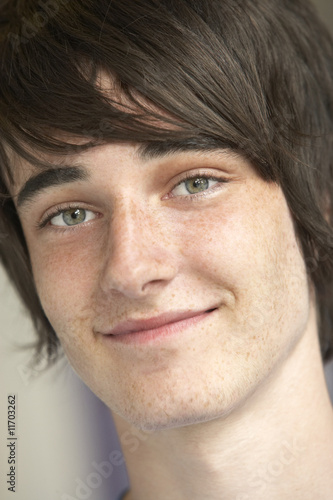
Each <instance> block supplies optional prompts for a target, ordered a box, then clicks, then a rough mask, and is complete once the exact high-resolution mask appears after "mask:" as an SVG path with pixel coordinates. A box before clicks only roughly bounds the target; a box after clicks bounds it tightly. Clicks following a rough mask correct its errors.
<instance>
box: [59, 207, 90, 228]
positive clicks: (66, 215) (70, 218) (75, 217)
mask: <svg viewBox="0 0 333 500" xmlns="http://www.w3.org/2000/svg"><path fill="white" fill-rule="evenodd" d="M62 218H63V221H64V222H65V224H67V226H75V224H80V223H81V222H84V221H85V220H86V211H85V210H83V209H82V208H77V209H76V210H66V211H65V212H63V213H62Z"/></svg>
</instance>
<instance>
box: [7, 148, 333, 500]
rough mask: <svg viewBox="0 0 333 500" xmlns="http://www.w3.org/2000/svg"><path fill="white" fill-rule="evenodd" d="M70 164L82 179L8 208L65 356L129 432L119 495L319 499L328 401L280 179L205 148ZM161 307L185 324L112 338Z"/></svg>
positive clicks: (329, 442)
mask: <svg viewBox="0 0 333 500" xmlns="http://www.w3.org/2000/svg"><path fill="white" fill-rule="evenodd" d="M72 164H73V163H72ZM78 164H79V165H80V167H79V168H80V169H81V167H83V169H84V172H85V175H82V176H81V178H80V179H76V180H73V179H72V180H71V181H68V180H67V181H66V182H64V183H62V184H60V185H59V184H58V185H52V186H48V187H44V188H43V189H42V190H39V191H38V192H35V193H34V194H33V196H30V197H29V198H28V199H23V201H22V196H21V199H20V200H21V202H20V203H18V200H19V198H17V206H18V211H19V215H20V218H21V221H22V226H23V229H24V233H25V236H26V240H27V243H28V247H29V252H30V255H31V261H32V266H33V272H34V278H35V282H36V286H37V290H38V293H39V296H40V299H41V302H42V305H43V308H44V310H45V312H46V314H47V316H48V318H49V320H50V322H51V323H52V325H53V327H54V329H55V331H56V332H57V334H58V336H59V338H60V340H61V342H62V345H63V348H64V350H65V352H66V354H67V356H68V359H69V361H70V362H71V364H72V366H73V367H74V369H75V370H76V371H77V373H78V374H79V375H80V376H81V378H82V379H83V380H84V381H85V382H86V384H87V385H88V386H89V387H90V388H91V389H92V390H93V391H94V392H95V393H96V394H97V395H98V396H99V397H100V398H101V399H102V400H103V401H104V402H105V404H107V405H108V407H109V408H110V410H111V411H112V414H113V416H114V418H115V422H116V426H117V429H118V433H119V436H120V438H121V440H122V437H123V436H124V435H125V434H126V433H128V432H129V431H130V429H131V426H134V427H135V428H136V429H139V430H141V431H140V432H142V434H141V437H140V439H139V446H138V447H137V449H136V450H134V449H133V447H132V446H128V445H126V443H124V442H123V449H124V454H125V456H126V460H127V465H128V469H129V474H130V479H131V492H130V493H129V495H128V497H127V498H126V500H170V499H172V500H188V499H189V498H191V500H199V499H200V500H202V499H205V498H207V499H209V500H215V499H216V500H221V498H223V499H224V500H249V499H251V500H263V499H267V498H270V499H273V500H274V499H276V500H278V499H279V500H281V498H283V499H287V500H289V499H290V500H295V499H296V500H297V499H299V500H300V499H302V500H304V499H307V498H308V499H309V500H310V499H311V500H312V499H313V498H319V499H322V500H329V499H330V498H331V491H332V489H333V480H332V478H331V476H332V475H331V473H330V471H331V470H333V452H332V450H333V422H332V408H331V404H330V401H329V398H328V394H327V390H326V386H325V381H324V377H323V368H322V363H321V359H320V354H319V346H318V340H317V335H318V332H317V326H316V312H315V308H314V296H313V292H312V290H311V286H310V285H309V283H308V277H307V275H306V271H305V264H304V261H303V258H302V255H301V251H300V249H299V245H298V242H297V240H296V236H295V233H294V227H293V222H292V218H291V214H290V212H289V209H288V207H287V204H286V201H285V198H284V196H283V193H282V191H281V189H280V188H279V186H277V185H276V184H274V183H269V184H268V183H266V182H264V181H263V180H262V179H261V178H260V177H259V176H258V174H257V173H256V171H255V170H254V168H253V167H252V165H251V164H250V163H249V162H248V161H246V160H245V159H243V158H242V157H240V156H239V155H236V154H234V153H230V152H227V151H221V150H219V151H215V152H205V153H203V152H182V153H177V154H172V155H168V156H166V157H158V158H148V159H147V158H142V157H140V156H139V155H138V147H137V146H136V145H133V144H123V145H117V144H113V145H107V146H103V147H100V148H95V149H92V150H89V151H88V152H85V153H84V154H82V155H81V156H80V157H77V158H75V165H78ZM63 168H65V169H66V168H69V167H68V165H65V166H63ZM36 172H37V171H36V170H34V169H33V168H32V167H28V166H26V168H25V169H23V170H22V171H21V178H20V179H17V182H16V185H15V187H14V190H15V192H19V190H21V189H22V187H23V186H24V184H25V182H26V181H27V180H28V179H29V178H30V177H31V176H33V175H35V174H36ZM185 177H186V178H188V177H190V178H191V179H192V180H193V179H196V180H198V179H199V180H200V179H201V180H200V182H199V183H197V184H196V185H199V184H200V183H201V186H202V189H201V190H200V192H199V193H197V192H192V191H191V192H189V188H190V189H191V190H192V188H193V185H192V184H191V183H190V184H189V183H188V182H187V181H186V180H185ZM196 182H197V181H196ZM23 198H24V197H23ZM73 214H74V215H75V216H74V215H73ZM170 312H171V313H176V314H178V313H179V312H181V313H184V312H186V313H190V314H192V313H193V314H192V315H195V314H198V315H199V320H198V321H197V322H195V323H191V324H189V323H186V322H185V323H184V324H183V326H180V327H179V329H178V330H177V332H176V333H175V332H174V333H172V334H169V333H168V334H167V335H155V336H154V335H152V337H151V338H149V339H146V340H144V341H142V342H138V341H137V340H135V339H137V338H138V335H137V334H136V333H135V332H132V333H131V334H130V337H128V341H126V342H124V341H123V340H121V338H122V337H121V335H114V334H113V333H112V332H117V329H118V331H119V328H120V326H119V325H121V324H122V322H123V321H128V320H132V321H136V320H147V319H149V318H156V317H158V316H160V315H161V314H165V313H170ZM155 333H156V332H155ZM164 333H165V332H164Z"/></svg>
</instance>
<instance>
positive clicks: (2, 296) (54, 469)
mask: <svg viewBox="0 0 333 500" xmlns="http://www.w3.org/2000/svg"><path fill="white" fill-rule="evenodd" d="M315 4H316V5H317V6H318V8H319V10H320V13H321V15H322V18H323V20H324V21H325V22H326V23H327V24H328V25H329V26H330V29H331V30H332V33H333V0H316V2H315ZM33 338H34V335H33V330H32V326H31V323H30V321H29V320H28V319H27V318H26V316H25V313H24V311H23V309H22V307H21V305H20V303H19V301H18V299H17V297H16V295H15V292H14V291H13V290H12V288H11V286H10V284H9V283H8V281H7V278H6V276H5V274H4V272H3V271H2V270H1V269H0V353H1V354H0V377H1V378H0V409H1V411H0V474H1V478H0V498H1V499H3V500H7V499H11V498H15V499H16V500H36V499H43V500H59V499H60V500H63V499H66V497H65V496H64V494H65V493H66V492H67V493H68V494H71V495H72V497H68V500H72V498H73V497H74V492H75V485H76V484H77V480H78V479H82V480H85V478H87V477H88V475H89V473H91V472H92V471H93V470H94V469H93V468H92V461H93V460H94V459H95V460H96V461H97V462H98V461H101V460H103V459H105V457H107V453H108V450H109V451H111V450H114V449H117V447H119V445H118V444H117V442H116V441H112V440H111V441H110V442H109V444H108V446H109V448H103V444H102V443H101V442H100V441H99V440H100V437H101V434H100V433H99V432H97V431H96V430H95V431H93V430H92V429H93V428H94V427H96V422H97V421H98V419H99V422H100V424H101V425H102V424H103V425H106V426H107V425H108V422H107V417H106V416H105V414H104V413H103V411H104V410H103V409H102V407H99V403H98V402H97V401H96V399H94V396H92V395H91V394H90V392H89V391H88V390H86V389H85V387H84V386H83V384H82V383H81V382H80V381H79V380H78V379H77V377H76V375H75V374H74V373H73V371H72V370H71V368H70V367H68V365H66V364H64V363H61V364H59V365H58V366H57V367H55V368H53V369H51V370H49V371H47V372H45V373H43V372H42V371H41V370H40V369H32V368H31V367H29V360H30V356H29V352H27V351H20V350H16V348H15V344H17V343H20V344H22V343H25V342H29V341H31V340H33ZM331 368H333V365H332V364H331ZM331 372H332V370H331ZM328 373H329V374H328V382H329V386H330V388H331V390H332V393H333V373H330V372H329V371H328ZM12 393H14V394H15V395H16V397H17V413H16V415H17V420H16V423H17V436H18V441H17V459H18V464H17V476H18V480H17V493H16V495H15V496H14V495H12V494H8V491H7V486H6V484H5V481H4V471H6V472H5V473H7V469H8V465H7V456H8V450H7V448H6V438H7V431H6V430H7V396H8V394H12ZM96 412H97V413H96ZM101 415H102V416H101ZM92 424H94V425H92ZM104 445H105V442H104ZM122 474H123V472H122ZM118 475H119V474H118ZM124 477H125V476H121V478H120V482H121V484H124V481H125V479H124ZM106 483H107V489H108V491H109V495H110V494H111V492H112V490H114V491H115V492H116V491H118V490H119V488H120V487H121V486H119V483H118V481H117V480H116V479H115V476H113V477H111V478H109V479H108V481H107V482H106ZM106 483H105V484H106ZM87 498H88V497H87ZM89 498H91V499H92V500H104V499H105V498H107V497H106V496H105V491H104V488H103V487H100V488H98V490H96V491H94V495H93V496H89ZM109 498H110V497H109ZM73 500H74V498H73Z"/></svg>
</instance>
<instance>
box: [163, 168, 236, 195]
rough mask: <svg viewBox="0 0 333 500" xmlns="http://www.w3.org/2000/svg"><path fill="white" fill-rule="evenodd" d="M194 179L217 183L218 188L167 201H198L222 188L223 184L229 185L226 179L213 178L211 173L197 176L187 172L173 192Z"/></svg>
mask: <svg viewBox="0 0 333 500" xmlns="http://www.w3.org/2000/svg"><path fill="white" fill-rule="evenodd" d="M192 179H206V180H209V181H216V182H218V183H219V185H218V186H213V187H211V188H208V189H205V190H204V191H201V192H199V193H193V194H188V195H182V196H172V195H171V196H169V195H167V196H168V198H167V199H173V198H182V200H185V201H196V200H197V199H198V198H202V197H205V196H207V195H208V194H209V193H211V192H212V191H213V190H215V189H217V188H219V187H221V184H227V183H228V182H229V181H228V179H226V178H225V177H216V176H212V175H211V174H210V173H205V172H198V173H197V174H194V175H193V173H191V172H187V173H186V174H185V175H184V177H183V178H182V179H181V180H180V181H179V182H178V183H177V184H176V185H175V186H174V187H173V188H172V191H174V190H175V189H176V188H177V187H178V186H180V185H181V184H182V183H183V182H186V181H189V180H192Z"/></svg>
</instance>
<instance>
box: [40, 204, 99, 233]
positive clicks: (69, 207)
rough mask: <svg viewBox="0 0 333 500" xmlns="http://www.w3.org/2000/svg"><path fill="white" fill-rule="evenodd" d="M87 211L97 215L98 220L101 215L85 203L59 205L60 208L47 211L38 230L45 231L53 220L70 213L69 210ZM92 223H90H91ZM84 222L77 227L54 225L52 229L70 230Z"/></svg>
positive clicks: (56, 207)
mask: <svg viewBox="0 0 333 500" xmlns="http://www.w3.org/2000/svg"><path fill="white" fill-rule="evenodd" d="M78 209H80V210H85V211H87V212H88V211H89V212H92V213H94V214H95V215H96V218H97V217H98V216H99V215H100V214H99V213H98V212H96V211H95V210H92V209H91V208H89V207H87V206H85V204H84V203H79V202H78V203H68V204H62V205H58V206H55V207H53V208H51V209H49V210H47V211H46V212H45V214H44V215H43V217H42V219H41V221H40V222H38V223H37V228H38V229H44V228H45V227H46V226H47V225H48V224H49V222H51V220H52V219H54V218H55V217H57V216H58V215H61V214H62V213H64V212H66V211H68V210H78ZM89 222H90V221H89ZM83 224H84V222H82V223H80V224H76V225H73V226H57V225H53V226H52V227H55V228H58V229H60V228H61V229H64V228H68V229H74V228H76V227H78V226H80V225H83Z"/></svg>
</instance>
